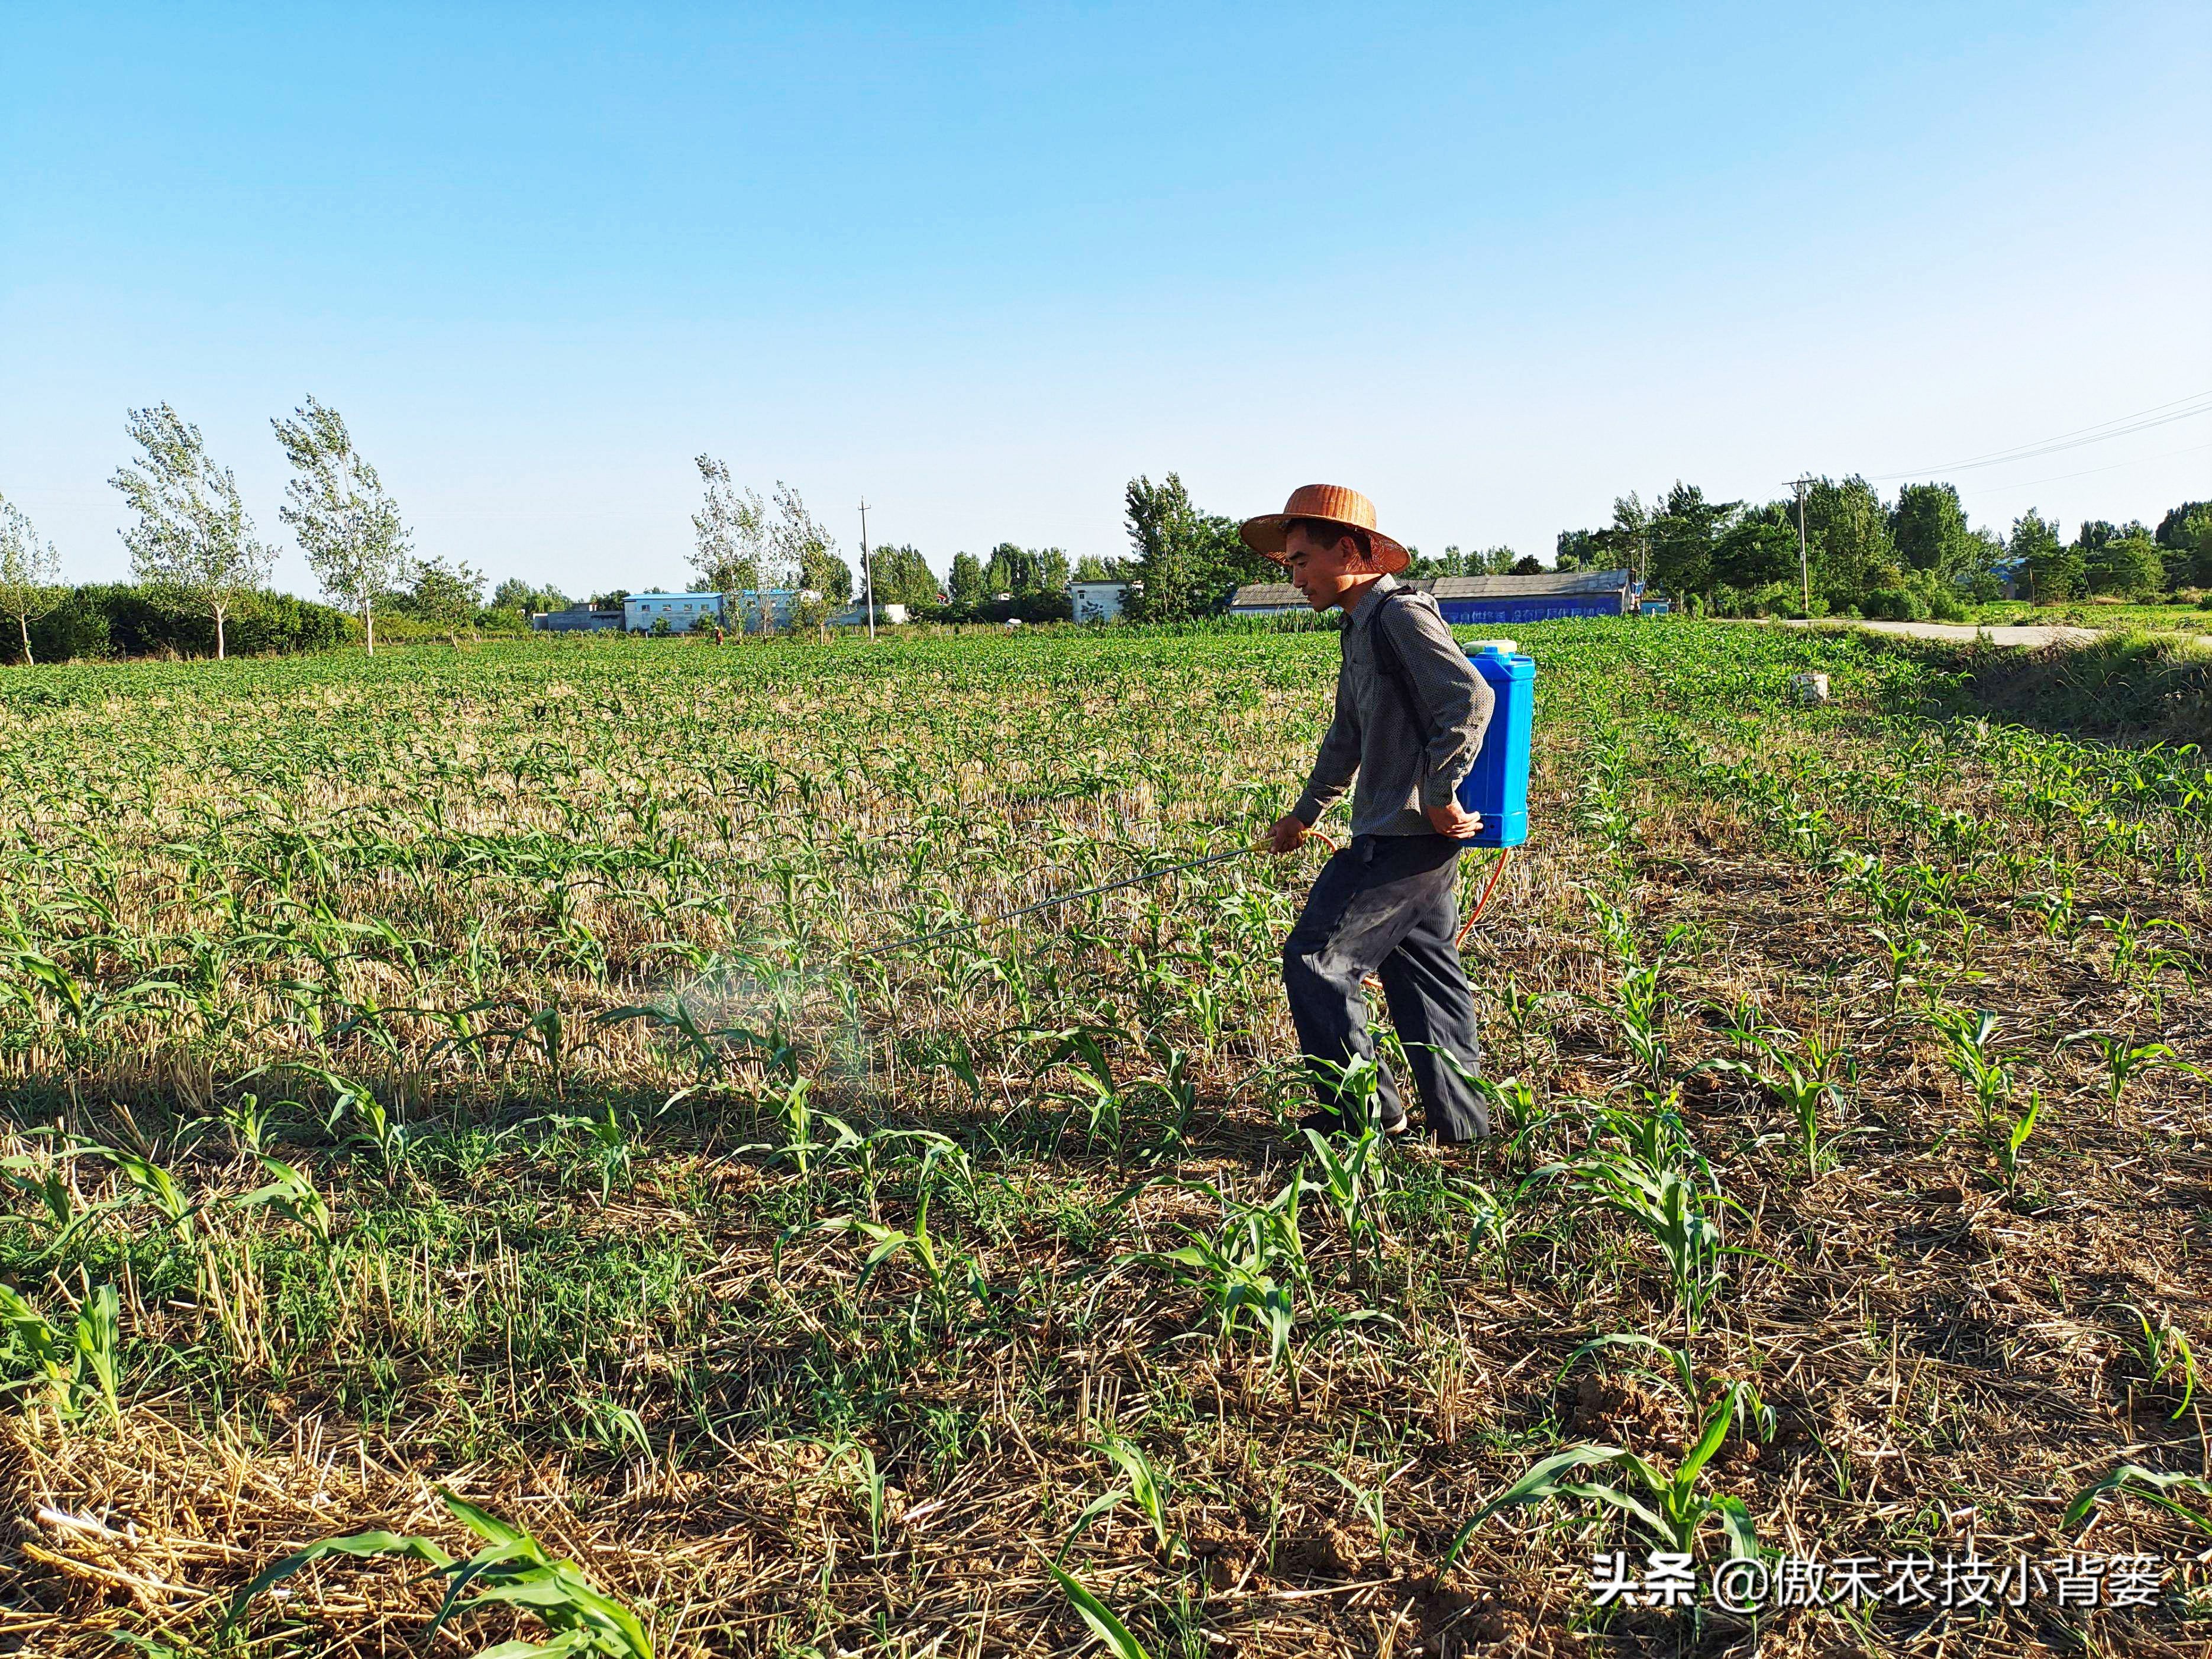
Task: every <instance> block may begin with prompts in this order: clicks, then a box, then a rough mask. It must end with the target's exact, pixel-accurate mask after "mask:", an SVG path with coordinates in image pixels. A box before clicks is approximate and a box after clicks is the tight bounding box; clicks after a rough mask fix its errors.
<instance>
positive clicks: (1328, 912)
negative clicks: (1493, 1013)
mask: <svg viewBox="0 0 2212 1659" xmlns="http://www.w3.org/2000/svg"><path fill="white" fill-rule="evenodd" d="M1462 844H1463V843H1462V842H1456V841H1454V840H1452V839H1451V838H1450V837H1449V836H1353V837H1352V842H1351V845H1349V846H1348V847H1346V848H1345V849H1344V850H1343V851H1342V852H1340V853H1339V854H1336V856H1335V857H1334V858H1332V859H1331V860H1329V861H1328V863H1327V864H1325V865H1323V866H1322V872H1321V875H1320V877H1319V878H1317V879H1316V881H1315V882H1314V884H1313V891H1312V892H1311V893H1310V895H1309V896H1307V899H1306V908H1305V911H1304V914H1303V915H1300V916H1299V917H1298V921H1297V926H1296V927H1293V928H1291V936H1290V938H1289V939H1287V940H1285V942H1284V945H1283V984H1284V987H1285V989H1287V990H1288V991H1289V993H1290V1000H1291V1019H1292V1020H1293V1021H1295V1022H1296V1023H1297V1028H1298V1046H1299V1047H1300V1048H1303V1049H1304V1051H1305V1055H1306V1059H1307V1060H1308V1062H1309V1063H1310V1065H1311V1066H1313V1070H1314V1078H1315V1081H1316V1085H1318V1087H1319V1090H1320V1093H1321V1099H1322V1105H1323V1106H1324V1107H1325V1108H1328V1109H1332V1110H1335V1109H1341V1103H1340V1101H1339V1100H1338V1090H1337V1088H1336V1086H1335V1085H1336V1080H1337V1079H1338V1077H1339V1076H1340V1071H1339V1069H1338V1068H1340V1067H1341V1066H1344V1065H1346V1063H1347V1062H1349V1061H1350V1060H1352V1057H1353V1056H1355V1055H1358V1056H1361V1057H1364V1058H1365V1059H1368V1060H1373V1059H1374V1058H1375V1042H1374V1039H1373V1038H1372V1037H1371V1036H1369V1034H1368V1029H1367V993H1366V990H1365V988H1364V987H1363V985H1362V984H1361V981H1363V980H1364V979H1365V978H1366V977H1367V975H1370V974H1376V975H1380V976H1381V978H1382V981H1383V992H1384V994H1386V995H1387V996H1388V997H1389V1000H1390V1019H1391V1023H1392V1024H1395V1026H1396V1027H1397V1028H1398V1036H1399V1040H1400V1041H1401V1042H1403V1043H1404V1044H1405V1045H1406V1058H1407V1062H1408V1063H1409V1064H1410V1065H1411V1066H1412V1067H1413V1081H1414V1084H1415V1085H1417V1086H1418V1087H1419V1091H1420V1095H1421V1108H1422V1110H1423V1111H1424V1112H1425V1114H1426V1115H1427V1119H1428V1127H1429V1128H1430V1130H1431V1133H1434V1134H1435V1135H1436V1137H1437V1139H1439V1140H1474V1139H1480V1138H1481V1137H1482V1136H1484V1135H1486V1134H1488V1133H1490V1114H1489V1113H1488V1112H1487V1111H1486V1110H1485V1109H1484V1107H1483V1103H1482V1099H1481V1097H1480V1096H1479V1095H1477V1094H1476V1092H1475V1091H1474V1090H1473V1089H1471V1088H1469V1087H1468V1085H1467V1082H1466V1080H1465V1079H1462V1077H1461V1076H1460V1075H1459V1073H1457V1072H1456V1071H1455V1070H1454V1069H1453V1068H1452V1067H1451V1066H1450V1065H1449V1064H1448V1063H1446V1061H1445V1060H1443V1058H1442V1057H1441V1055H1440V1054H1439V1053H1438V1050H1442V1051H1443V1054H1449V1055H1450V1056H1451V1057H1452V1058H1453V1059H1454V1060H1457V1061H1458V1062H1459V1063H1460V1065H1462V1066H1465V1067H1466V1068H1467V1070H1468V1073H1470V1074H1475V1073H1479V1072H1480V1068H1481V1059H1482V1049H1481V1044H1480V1040H1479V1038H1478V1036H1477V1034H1476V1030H1475V1021H1474V987H1472V986H1470V985H1469V984H1468V980H1467V970H1466V969H1464V968H1462V966H1461V965H1460V959H1459V947H1458V945H1456V944H1455V942H1454V936H1455V934H1456V933H1458V932H1459V905H1458V902H1457V899H1456V888H1457V881H1456V878H1457V875H1458V873H1459V852H1460V848H1461V847H1462ZM1376 1104H1377V1107H1378V1109H1379V1110H1380V1113H1381V1116H1382V1121H1383V1124H1384V1125H1386V1126H1387V1125H1389V1124H1392V1123H1395V1122H1396V1121H1398V1120H1400V1119H1401V1118H1402V1117H1403V1116H1404V1115H1405V1110H1406V1108H1405V1103H1404V1100H1403V1098H1402V1097H1401V1096H1400V1094H1399V1092H1398V1085H1397V1082H1396V1079H1394V1078H1392V1077H1391V1076H1390V1073H1389V1070H1388V1068H1387V1067H1386V1068H1384V1069H1383V1071H1382V1073H1381V1081H1380V1087H1379V1090H1378V1093H1377V1099H1376Z"/></svg>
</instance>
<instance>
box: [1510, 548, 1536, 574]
mask: <svg viewBox="0 0 2212 1659" xmlns="http://www.w3.org/2000/svg"><path fill="white" fill-rule="evenodd" d="M1506 574H1508V575H1510V576H1541V575H1542V574H1544V562H1543V561H1542V560H1541V559H1540V558H1538V557H1537V556H1535V555H1534V553H1524V554H1522V556H1520V557H1519V558H1517V559H1516V560H1514V561H1513V568H1512V569H1510V570H1509V571H1508V572H1506Z"/></svg>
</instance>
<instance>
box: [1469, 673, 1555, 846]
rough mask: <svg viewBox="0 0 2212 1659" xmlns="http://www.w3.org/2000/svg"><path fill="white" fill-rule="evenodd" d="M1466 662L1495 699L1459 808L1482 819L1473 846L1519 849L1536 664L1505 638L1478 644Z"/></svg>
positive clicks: (1525, 808) (1523, 834)
mask: <svg viewBox="0 0 2212 1659" xmlns="http://www.w3.org/2000/svg"><path fill="white" fill-rule="evenodd" d="M1467 655H1468V661H1469V662H1471V663H1473V664H1474V671H1475V672H1476V673H1478V674H1480V675H1481V676H1482V678H1483V679H1484V681H1485V683H1486V684H1488V685H1489V687H1490V690H1491V693H1492V696H1495V697H1496V698H1497V703H1496V706H1495V707H1494V708H1492V710H1491V714H1490V726H1489V729H1488V730H1487V731H1486V732H1484V733H1483V738H1482V752H1481V753H1480V754H1479V755H1477V756H1476V757H1475V761H1474V770H1473V771H1472V772H1469V773H1468V775H1467V781H1465V782H1463V783H1462V784H1461V785H1460V787H1459V804H1460V805H1462V806H1464V807H1465V808H1467V810H1468V811H1470V812H1478V813H1480V814H1481V816H1482V829H1481V831H1480V833H1479V834H1477V835H1476V836H1475V837H1474V842H1473V843H1472V844H1473V845H1474V846H1476V847H1518V846H1520V845H1521V843H1522V842H1524V841H1526V840H1528V732H1529V728H1530V726H1532V725H1533V723H1534V715H1535V703H1536V664H1535V661H1534V659H1532V658H1528V657H1524V656H1522V654H1521V653H1519V652H1518V651H1516V650H1515V649H1514V647H1513V641H1510V640H1478V641H1475V642H1474V644H1472V645H1470V646H1468V648H1467Z"/></svg>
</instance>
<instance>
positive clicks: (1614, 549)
mask: <svg viewBox="0 0 2212 1659" xmlns="http://www.w3.org/2000/svg"><path fill="white" fill-rule="evenodd" d="M1650 532H1651V512H1650V508H1648V507H1645V506H1644V503H1643V501H1641V500H1640V499H1638V495H1637V494H1636V492H1635V491H1634V490H1630V491H1629V492H1628V494H1626V495H1617V496H1615V497H1614V498H1613V522H1612V523H1611V524H1609V525H1607V526H1606V527H1605V528H1604V529H1602V530H1594V531H1592V532H1590V533H1589V550H1590V551H1591V552H1592V553H1593V554H1595V560H1594V561H1593V562H1592V568H1597V567H1599V566H1602V567H1603V568H1607V569H1615V568H1620V569H1626V571H1627V572H1628V574H1629V576H1630V577H1631V579H1632V580H1642V579H1644V578H1645V577H1646V576H1648V575H1649V574H1650V553H1651V538H1650Z"/></svg>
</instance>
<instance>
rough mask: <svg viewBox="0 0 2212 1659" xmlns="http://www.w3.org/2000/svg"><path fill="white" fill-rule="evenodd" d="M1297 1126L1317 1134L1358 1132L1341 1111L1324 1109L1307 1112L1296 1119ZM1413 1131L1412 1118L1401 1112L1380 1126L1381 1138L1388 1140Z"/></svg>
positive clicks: (1404, 1135)
mask: <svg viewBox="0 0 2212 1659" xmlns="http://www.w3.org/2000/svg"><path fill="white" fill-rule="evenodd" d="M1298 1127H1299V1128H1300V1129H1310V1130H1312V1131H1313V1132H1314V1133H1316V1134H1317V1135H1357V1134H1358V1130H1357V1129H1354V1128H1353V1127H1352V1125H1351V1124H1349V1123H1347V1122H1346V1121H1345V1117H1344V1114H1343V1113H1341V1112H1332V1111H1328V1110H1326V1109H1324V1110H1322V1111H1318V1112H1308V1113H1307V1114H1306V1115H1304V1117H1302V1118H1300V1119H1299V1120H1298ZM1412 1133H1413V1120H1412V1119H1411V1118H1408V1117H1407V1116H1406V1115H1404V1114H1403V1113H1402V1112H1401V1113H1400V1114H1399V1115H1398V1118H1397V1120H1396V1121H1395V1122H1390V1123H1386V1124H1384V1125H1383V1138H1384V1139H1389V1140H1402V1139H1405V1138H1406V1137H1407V1135H1410V1134H1412Z"/></svg>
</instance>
